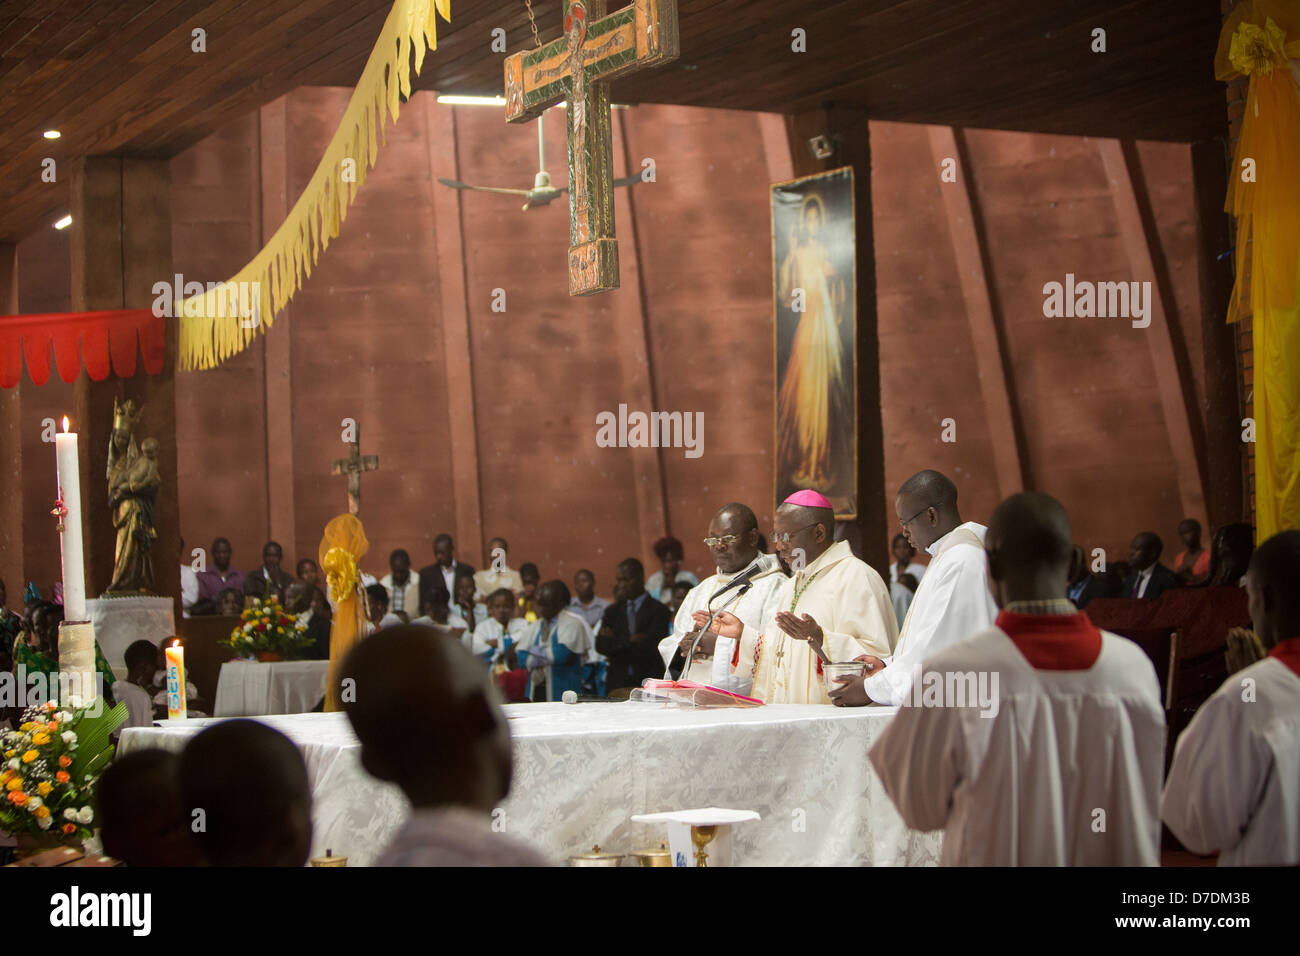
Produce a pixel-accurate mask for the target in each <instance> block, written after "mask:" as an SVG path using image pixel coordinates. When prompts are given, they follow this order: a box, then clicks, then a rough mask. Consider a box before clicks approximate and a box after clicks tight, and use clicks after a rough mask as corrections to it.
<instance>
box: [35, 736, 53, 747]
mask: <svg viewBox="0 0 1300 956" xmlns="http://www.w3.org/2000/svg"><path fill="white" fill-rule="evenodd" d="M49 742H50V735H49V734H47V733H38V734H32V743H34V744H35V745H36V746H38V747H44V746H45V745H46V744H48V743H49Z"/></svg>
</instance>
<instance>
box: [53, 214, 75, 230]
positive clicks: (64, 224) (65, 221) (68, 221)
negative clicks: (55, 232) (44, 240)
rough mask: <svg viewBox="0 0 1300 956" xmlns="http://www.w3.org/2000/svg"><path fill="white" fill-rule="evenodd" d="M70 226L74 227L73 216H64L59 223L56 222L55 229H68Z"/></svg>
mask: <svg viewBox="0 0 1300 956" xmlns="http://www.w3.org/2000/svg"><path fill="white" fill-rule="evenodd" d="M70 225H72V217H71V216H64V217H63V218H62V219H60V220H59V221H58V222H56V223H55V224H54V228H55V229H67V228H68V227H69V226H70Z"/></svg>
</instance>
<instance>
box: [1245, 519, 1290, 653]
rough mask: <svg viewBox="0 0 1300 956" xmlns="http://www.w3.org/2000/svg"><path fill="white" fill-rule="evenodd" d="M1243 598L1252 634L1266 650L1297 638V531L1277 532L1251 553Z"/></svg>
mask: <svg viewBox="0 0 1300 956" xmlns="http://www.w3.org/2000/svg"><path fill="white" fill-rule="evenodd" d="M1246 597H1247V601H1248V604H1249V607H1250V620H1251V623H1252V625H1253V626H1254V629H1255V633H1256V634H1258V635H1259V637H1260V639H1261V640H1262V641H1263V642H1264V644H1265V645H1266V646H1268V647H1273V646H1274V645H1276V644H1277V643H1278V642H1279V641H1285V640H1289V639H1291V638H1293V637H1300V531H1280V532H1278V533H1277V534H1275V535H1273V537H1271V538H1269V539H1268V540H1267V541H1265V542H1264V543H1263V544H1261V545H1260V546H1259V547H1258V548H1257V549H1256V550H1255V553H1254V554H1253V555H1251V559H1250V572H1249V573H1248V574H1247V575H1246Z"/></svg>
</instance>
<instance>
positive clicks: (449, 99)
mask: <svg viewBox="0 0 1300 956" xmlns="http://www.w3.org/2000/svg"><path fill="white" fill-rule="evenodd" d="M438 102H439V103H446V104H447V105H448V106H505V105H506V98H505V97H504V96H457V95H455V94H447V95H444V96H439V97H438Z"/></svg>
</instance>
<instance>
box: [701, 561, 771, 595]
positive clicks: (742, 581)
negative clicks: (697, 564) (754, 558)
mask: <svg viewBox="0 0 1300 956" xmlns="http://www.w3.org/2000/svg"><path fill="white" fill-rule="evenodd" d="M762 571H763V568H762V566H761V565H759V564H757V563H755V564H751V565H750V566H749V567H747V568H746V569H745V570H744V571H741V572H740V573H739V574H737V575H736V576H735V577H734V578H732V579H731V580H730V581H729V582H727V583H726V584H724V585H723V586H722V587H720V588H718V590H716V591H714V592H713V597H711V598H709V604H712V603H713V602H714V601H716V600H717V599H718V598H719V597H721V596H722V595H724V594H726V593H727V592H728V591H730V590H731V589H732V588H738V587H740V586H741V585H746V584H749V582H750V581H751V580H752V579H753V578H756V577H757V576H758V575H759V574H761V573H762Z"/></svg>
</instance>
